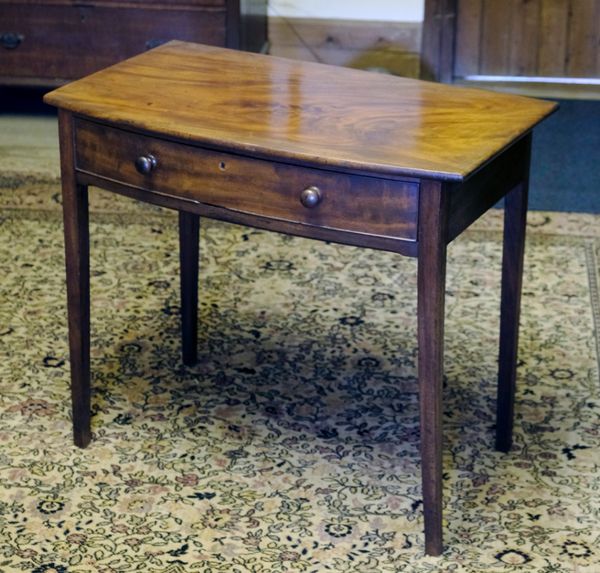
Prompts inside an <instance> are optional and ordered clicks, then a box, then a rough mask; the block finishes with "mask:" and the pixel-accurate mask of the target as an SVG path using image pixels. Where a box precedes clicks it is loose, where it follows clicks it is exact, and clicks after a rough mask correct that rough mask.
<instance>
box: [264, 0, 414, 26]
mask: <svg viewBox="0 0 600 573" xmlns="http://www.w3.org/2000/svg"><path fill="white" fill-rule="evenodd" d="M424 4H425V0H269V15H271V16H284V17H287V18H327V19H340V20H382V21H393V22H422V21H423V10H424Z"/></svg>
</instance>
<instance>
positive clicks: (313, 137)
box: [45, 42, 555, 555]
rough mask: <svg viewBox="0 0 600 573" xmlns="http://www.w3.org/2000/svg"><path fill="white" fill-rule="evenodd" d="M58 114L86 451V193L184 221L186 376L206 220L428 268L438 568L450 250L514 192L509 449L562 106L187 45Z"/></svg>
mask: <svg viewBox="0 0 600 573" xmlns="http://www.w3.org/2000/svg"><path fill="white" fill-rule="evenodd" d="M45 99H46V101H47V102H48V103H52V104H54V105H57V106H58V107H59V108H61V140H62V150H63V151H62V153H63V156H62V162H63V188H64V193H65V197H66V198H67V200H66V202H65V228H66V236H67V244H68V247H67V273H68V277H69V278H68V281H69V285H71V286H70V287H69V309H70V329H71V331H72V332H71V339H72V343H71V361H72V387H73V389H74V390H73V396H74V399H73V407H74V411H75V413H74V426H75V435H76V436H84V437H85V436H88V438H81V437H80V438H78V441H77V442H76V443H78V445H81V446H84V445H85V444H86V443H87V440H88V439H89V415H88V417H87V418H86V415H87V414H86V412H88V411H89V325H88V324H87V322H86V321H87V320H88V319H87V318H86V317H87V316H88V313H89V299H88V296H87V292H88V290H87V280H88V278H87V273H88V267H87V264H88V263H87V256H88V255H87V210H86V209H85V208H84V203H83V201H84V196H85V193H84V190H85V189H86V188H87V186H88V185H95V186H99V187H103V188H105V189H108V190H111V191H114V192H116V193H122V194H124V195H128V196H130V197H134V198H136V199H140V200H143V201H148V202H151V203H155V204H159V205H163V206H165V207H169V208H173V209H177V210H179V211H180V212H181V213H180V219H179V231H180V256H181V298H182V336H183V360H184V362H185V363H186V364H193V363H194V362H195V361H196V358H197V354H196V342H197V302H198V299H197V297H198V287H197V281H198V229H199V220H198V216H205V217H211V218H216V219H223V220H226V221H233V222H237V223H242V224H246V225H251V226H254V227H258V228H262V229H267V230H273V231H278V232H284V233H289V234H292V235H300V236H305V237H311V238H314V239H321V240H331V241H338V242H343V243H348V244H353V245H358V246H361V247H368V248H377V249H388V250H391V251H394V252H397V253H401V254H407V255H410V256H416V257H417V258H418V281H417V282H418V339H419V390H420V409H421V450H422V471H423V505H424V515H425V548H426V552H427V553H428V554H431V555H439V554H440V553H441V552H442V549H443V544H442V373H443V344H444V283H445V269H446V248H447V244H448V243H449V242H450V241H451V240H452V239H454V238H455V237H456V236H458V235H459V234H460V233H461V232H462V231H463V230H464V229H465V228H466V227H468V225H470V224H471V223H472V222H473V221H474V220H475V219H477V218H478V217H479V216H480V215H481V214H482V213H483V212H485V211H486V210H487V209H488V208H489V207H490V206H492V205H493V204H494V203H495V202H496V201H497V200H498V199H499V198H501V197H503V196H504V195H506V194H507V193H509V192H511V194H510V195H509V198H508V208H507V213H506V221H507V227H506V228H507V231H506V234H505V241H506V244H505V256H504V266H503V291H502V292H503V294H502V312H503V319H502V334H501V343H500V348H501V350H500V354H501V358H500V360H501V369H500V385H499V407H498V440H499V442H498V443H499V447H504V448H505V447H506V443H507V442H509V441H510V430H511V428H510V425H511V422H512V407H513V406H512V402H513V400H514V384H515V376H516V349H517V333H518V313H519V302H520V299H519V289H520V280H521V273H522V249H523V241H524V213H525V209H526V203H525V201H526V188H527V177H528V163H529V151H530V132H531V129H532V128H533V127H534V126H535V125H536V124H537V123H538V122H539V121H540V120H542V119H543V118H544V117H545V116H546V115H548V114H549V113H551V112H552V111H553V109H554V107H555V106H554V104H551V103H548V102H540V101H532V100H528V99H524V98H520V97H511V96H501V95H498V94H491V93H485V92H479V91H474V90H465V89H459V88H453V87H448V86H443V85H436V84H430V83H424V82H420V81H416V80H403V79H399V78H391V77H385V76H381V75H377V74H368V73H365V72H356V71H353V70H345V69H342V68H331V67H328V66H322V65H318V64H308V63H299V62H293V61H287V60H282V59H277V58H269V57H265V56H260V55H252V54H243V53H240V52H234V51H230V50H223V49H218V48H210V47H207V46H196V45H190V44H185V43H180V42H175V43H171V44H169V45H166V46H163V47H160V48H157V49H156V50H153V51H152V52H149V53H147V54H143V55H140V56H137V57H136V58H134V59H132V60H130V61H127V62H123V63H121V64H118V65H116V66H114V67H113V68H110V69H108V70H105V71H103V72H100V73H98V74H95V75H93V76H91V77H89V78H86V79H84V80H81V81H79V82H75V83H73V84H71V85H69V86H65V87H63V88H60V89H59V90H56V91H55V92H53V93H51V94H49V95H47V96H46V98H45ZM73 146H74V148H75V149H74V150H73ZM69 245H70V246H69ZM82 396H84V398H82ZM85 396H87V397H85Z"/></svg>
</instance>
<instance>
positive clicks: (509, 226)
mask: <svg viewBox="0 0 600 573" xmlns="http://www.w3.org/2000/svg"><path fill="white" fill-rule="evenodd" d="M527 194H528V178H527V177H525V179H524V181H523V182H522V183H521V184H520V185H518V186H517V187H515V188H514V189H513V190H512V191H511V192H510V193H509V194H508V195H507V196H506V198H505V200H504V201H505V204H504V248H503V255H502V295H501V303H500V355H499V360H498V363H499V364H498V368H499V369H498V401H497V416H496V449H497V450H499V451H501V452H508V451H509V450H510V447H511V445H512V431H513V417H514V401H515V386H516V377H517V351H518V343H519V316H520V307H521V283H522V278H523V254H524V249H525V225H526V217H527Z"/></svg>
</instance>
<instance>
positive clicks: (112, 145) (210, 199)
mask: <svg viewBox="0 0 600 573" xmlns="http://www.w3.org/2000/svg"><path fill="white" fill-rule="evenodd" d="M75 125H76V130H75V131H76V140H75V141H76V145H75V148H76V157H75V166H76V169H77V170H78V171H81V172H85V173H88V174H92V175H95V176H98V177H101V178H104V179H108V180H111V181H113V182H117V183H121V184H124V185H127V186H131V187H135V188H137V189H142V190H147V191H155V192H159V193H163V194H167V195H171V196H175V197H179V198H183V199H187V200H190V201H196V202H199V203H204V204H207V205H212V206H215V207H221V208H225V209H229V210H233V211H238V212H241V213H247V214H251V215H258V216H262V217H267V218H269V219H276V220H281V221H288V222H292V223H300V224H304V225H312V226H317V227H321V228H328V229H337V230H344V231H350V232H355V233H364V234H368V235H375V236H380V237H392V238H398V239H404V240H409V241H415V240H416V238H417V211H418V185H417V184H416V183H414V182H406V181H397V180H391V179H380V178H376V177H367V176H360V175H349V174H346V173H338V172H334V171H326V170H321V169H312V168H308V167H300V166H296V165H289V164H284V163H276V162H271V161H267V160H262V159H253V158H249V157H245V156H241V155H234V154H228V153H222V152H218V151H213V150H208V149H204V148H200V147H195V146H191V145H186V144H181V143H175V142H171V141H165V140H160V139H155V138H152V137H148V136H144V135H140V134H136V133H132V132H128V131H122V130H119V129H113V128H108V127H106V126H101V125H98V124H95V123H93V122H89V121H86V120H81V119H79V120H77V121H76V124H75ZM140 157H144V158H147V159H149V158H150V157H152V158H154V159H155V161H156V164H155V166H154V168H153V169H152V170H151V172H150V173H149V174H147V175H143V174H141V173H139V172H138V170H137V168H136V160H137V159H138V158H140ZM146 165H147V166H148V165H149V162H148V161H147V162H146ZM307 189H309V190H310V191H309V192H307V193H306V192H305V193H304V195H303V192H304V191H305V190H307ZM315 189H317V190H318V191H315ZM315 196H316V197H317V204H316V205H313V206H305V205H304V204H303V203H302V201H301V200H302V198H304V201H305V203H307V202H308V201H307V200H310V199H315Z"/></svg>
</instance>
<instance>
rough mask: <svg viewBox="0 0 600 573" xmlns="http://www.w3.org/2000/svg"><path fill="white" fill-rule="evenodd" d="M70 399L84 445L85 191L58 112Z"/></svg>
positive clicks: (65, 118)
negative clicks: (79, 182)
mask: <svg viewBox="0 0 600 573" xmlns="http://www.w3.org/2000/svg"><path fill="white" fill-rule="evenodd" d="M59 126H60V127H59V129H60V152H61V177H62V198H63V218H64V233H65V259H66V269H67V307H68V315H69V350H70V362H71V399H72V407H73V437H74V440H75V444H76V445H77V446H79V447H80V448H85V447H86V446H87V445H88V444H89V442H90V438H91V430H90V278H89V277H90V264H89V227H88V190H87V186H85V185H78V184H77V182H76V178H75V170H74V162H73V146H72V140H73V135H72V120H71V115H70V114H68V113H67V112H64V111H61V112H60V114H59Z"/></svg>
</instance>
